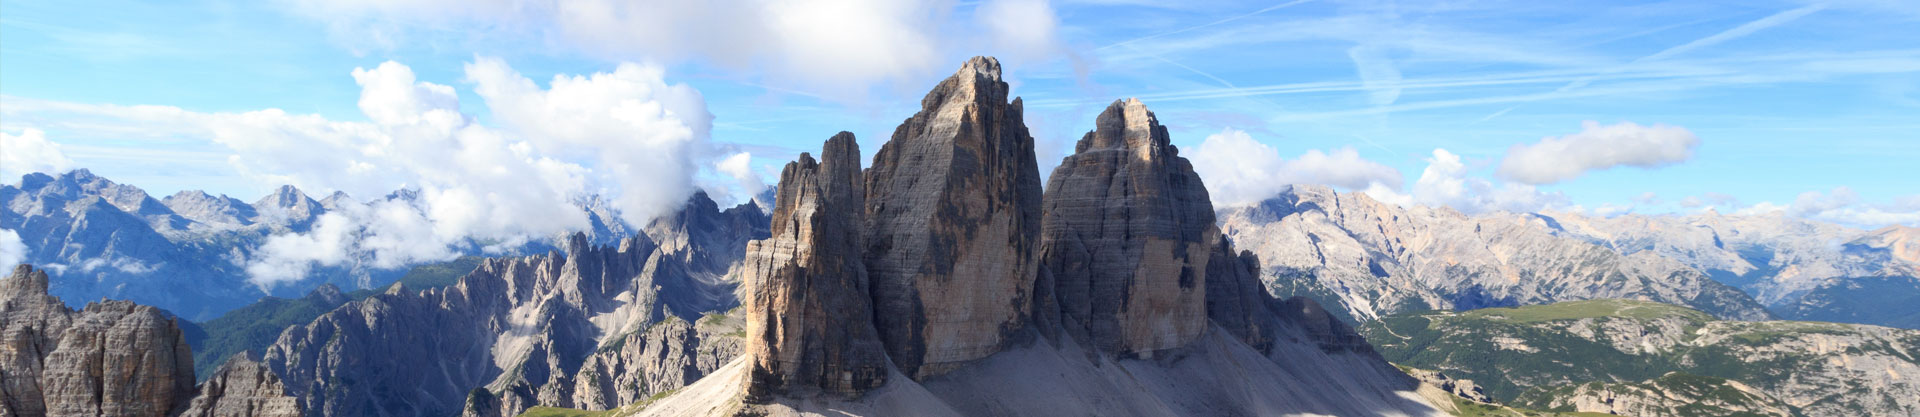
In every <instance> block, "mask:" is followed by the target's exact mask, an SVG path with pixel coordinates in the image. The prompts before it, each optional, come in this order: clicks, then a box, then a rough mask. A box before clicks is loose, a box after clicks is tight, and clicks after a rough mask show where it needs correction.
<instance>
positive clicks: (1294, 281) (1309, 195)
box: [1220, 186, 1771, 321]
mask: <svg viewBox="0 0 1920 417" xmlns="http://www.w3.org/2000/svg"><path fill="white" fill-rule="evenodd" d="M1220 223H1221V230H1222V231H1223V232H1224V233H1225V234H1226V235H1227V236H1228V237H1230V238H1232V239H1233V240H1234V243H1235V244H1237V245H1238V246H1239V247H1241V248H1246V249H1248V250H1251V251H1253V252H1254V253H1256V254H1258V255H1259V257H1260V261H1261V262H1263V263H1264V264H1265V265H1264V267H1265V268H1266V270H1265V271H1263V278H1264V280H1265V281H1266V282H1267V285H1268V286H1269V288H1270V290H1271V291H1272V292H1274V293H1275V294H1280V295H1301V296H1308V297H1312V298H1315V299H1317V300H1319V301H1320V302H1322V303H1324V304H1326V305H1328V306H1329V307H1330V308H1334V309H1335V310H1334V312H1335V313H1336V314H1338V315H1341V316H1345V317H1347V318H1349V319H1354V320H1357V321H1365V320H1370V319H1372V318H1375V317H1378V316H1380V315H1385V314H1392V313H1397V312H1405V311H1419V310H1430V309H1437V308H1438V309H1454V310H1468V309H1474V308H1482V307H1501V306H1515V305H1528V304H1544V303H1552V302H1559V301H1572V300H1585V299H1598V298H1630V299H1641V300H1649V301H1658V302H1665V303H1672V304H1683V305H1688V306H1692V307H1695V308H1698V309H1700V310H1702V311H1706V312H1708V313H1712V314H1714V315H1716V316H1719V317H1722V318H1728V319H1740V320H1762V319H1767V318H1769V317H1771V315H1770V314H1769V313H1768V312H1767V310H1766V309H1765V308H1764V307H1762V306H1761V305H1760V304H1758V303H1756V302H1754V300H1753V299H1752V298H1751V297H1748V296H1747V295H1746V294H1745V293H1742V292H1740V290H1738V289H1735V288H1733V287H1730V286H1727V285H1724V284H1721V283H1719V282H1716V281H1714V280H1713V279H1712V278H1710V277H1709V276H1708V275H1707V274H1705V273H1702V272H1700V271H1699V270H1697V269H1694V268H1692V267H1689V266H1688V265H1686V264H1684V263H1681V262H1678V261H1674V260H1672V259H1669V258H1666V257H1663V256H1660V255H1657V254H1654V253H1649V252H1636V253H1632V254H1622V253H1620V252H1617V251H1615V250H1612V249H1610V248H1608V247H1607V246H1603V245H1600V244H1596V243H1595V242H1592V241H1590V240H1588V239H1584V238H1581V237H1578V236H1571V235H1568V234H1566V233H1564V232H1563V231H1561V229H1560V227H1562V225H1564V224H1565V222H1560V221H1556V220H1555V219H1554V218H1552V217H1548V216H1544V215H1539V214H1513V213H1490V214H1483V215H1478V216H1468V215H1465V214H1462V213H1460V212H1457V211H1454V210H1452V209H1448V208H1434V207H1425V206H1415V207H1404V208H1403V207H1399V206H1395V205H1392V204H1386V203H1382V202H1379V201H1376V200H1373V199H1372V198H1369V197H1367V195H1366V194H1363V193H1345V194H1340V193H1335V192H1334V191H1333V190H1331V189H1329V188H1326V187H1320V186H1294V187H1293V188H1292V189H1291V190H1289V191H1287V192H1284V193H1282V194H1281V195H1279V196H1277V197H1275V198H1272V199H1269V200H1266V201H1263V202H1261V203H1259V204H1256V205H1253V206H1249V207H1234V208H1228V209H1225V210H1221V211H1220Z"/></svg>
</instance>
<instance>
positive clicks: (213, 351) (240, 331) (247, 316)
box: [193, 256, 485, 381]
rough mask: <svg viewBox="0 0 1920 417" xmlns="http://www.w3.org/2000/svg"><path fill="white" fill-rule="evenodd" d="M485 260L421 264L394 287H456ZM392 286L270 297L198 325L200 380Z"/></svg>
mask: <svg viewBox="0 0 1920 417" xmlns="http://www.w3.org/2000/svg"><path fill="white" fill-rule="evenodd" d="M482 260H485V258H480V257H473V256H469V257H463V258H459V259H454V260H451V261H446V262H440V263H434V264H427V265H421V266H418V267H415V268H413V269H412V270H409V271H407V273H406V275H403V276H401V277H400V279H399V280H398V281H395V282H398V283H405V284H406V286H407V288H412V289H426V288H435V287H444V286H448V285H453V284H454V283H457V282H459V279H460V277H463V276H466V274H467V273H468V272H471V271H473V269H474V268H475V267H478V266H479V265H480V262H481V261H482ZM390 287H392V284H389V285H388V286H387V287H383V288H382V289H381V290H378V291H376V290H366V289H363V290H358V291H354V292H351V293H347V294H346V296H347V297H345V298H341V297H333V298H329V297H324V296H320V295H318V294H317V293H316V294H308V295H307V296H305V297H300V298H294V299H286V298H278V297H265V298H261V299H260V301H257V302H254V303H253V304H249V305H247V306H245V307H241V308H238V309H234V310H233V311H228V312H227V313H226V314H222V315H220V317H216V318H214V319H213V320H207V321H205V322H202V323H198V324H199V327H200V328H201V329H202V331H204V332H205V336H204V338H201V339H199V340H197V342H198V344H199V345H198V346H194V347H193V370H194V374H195V377H197V378H198V379H199V380H203V381H204V380H206V378H207V377H210V376H213V372H214V371H215V370H217V369H218V368H219V367H220V364H222V363H225V362H226V361H227V358H228V357H230V356H233V354H236V353H240V352H242V351H248V350H251V351H253V352H254V353H255V354H259V353H261V351H262V350H264V349H266V347H267V345H271V344H273V341H274V340H276V339H279V338H280V332H281V331H283V330H286V328H287V327H288V326H292V325H295V324H306V323H309V322H312V321H313V319H315V318H319V317H320V315H321V314H326V312H328V311H333V309H335V308H339V307H340V306H341V305H343V304H345V302H346V301H348V300H359V299H365V298H367V297H370V296H373V295H374V294H379V293H381V292H384V291H385V289H386V288H390Z"/></svg>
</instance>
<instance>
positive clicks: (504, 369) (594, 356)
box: [263, 195, 767, 416]
mask: <svg viewBox="0 0 1920 417" xmlns="http://www.w3.org/2000/svg"><path fill="white" fill-rule="evenodd" d="M765 219H766V218H765V217H763V216H762V215H761V214H760V212H759V211H758V210H757V209H752V208H751V207H744V208H742V207H736V208H734V209H730V210H726V211H724V212H723V211H720V210H719V209H718V207H716V206H715V205H714V203H713V202H712V201H711V200H707V199H706V198H705V196H704V195H697V196H695V197H694V198H692V199H689V203H688V205H687V206H686V207H685V208H683V212H682V213H679V214H677V215H674V216H665V217H662V218H659V219H656V220H655V221H654V222H653V223H652V224H650V225H649V227H648V228H647V230H649V234H648V235H643V236H636V237H633V238H629V239H626V240H623V241H621V243H620V245H619V246H617V247H605V246H595V245H593V244H591V243H590V242H589V241H588V240H587V237H586V235H585V234H575V235H573V237H572V238H571V239H569V240H568V241H567V243H566V245H565V246H566V248H565V249H566V250H565V252H564V253H563V252H559V251H555V252H552V253H548V254H546V255H540V256H528V257H517V258H498V259H490V260H487V261H485V262H484V263H482V264H481V266H480V267H479V268H478V269H476V270H474V271H473V272H472V273H470V274H468V275H467V276H465V277H462V278H461V279H460V280H459V282H458V283H457V284H455V285H453V286H450V287H445V288H434V289H426V290H417V291H416V290H409V289H406V288H404V287H401V286H395V287H394V288H393V289H391V290H389V291H388V292H387V293H385V294H379V295H374V296H372V297H368V298H366V299H364V300H361V301H355V302H352V303H348V304H346V305H344V306H341V307H339V308H337V309H335V310H334V311H331V312H328V313H327V314H324V315H321V316H320V317H319V318H318V319H315V320H314V321H313V322H312V323H309V324H305V325H299V326H294V327H291V328H289V329H288V330H287V331H285V332H283V333H282V334H281V335H280V339H279V340H277V341H276V342H275V343H274V344H273V345H272V346H270V347H268V348H267V349H266V351H265V352H264V359H263V361H264V362H265V363H266V364H267V365H268V366H269V367H270V368H271V369H273V370H274V372H275V373H277V374H279V375H281V377H282V380H283V382H284V383H285V384H286V386H287V389H288V391H289V392H291V393H293V394H294V395H295V396H296V397H298V398H300V399H301V400H302V401H303V403H304V406H305V407H306V412H307V414H309V415H315V416H348V415H382V414H384V415H417V414H427V415H450V414H456V413H462V412H465V413H466V414H468V415H517V414H519V413H520V412H521V411H524V410H525V409H527V408H530V407H533V406H556V407H580V406H598V405H602V404H609V403H610V402H612V401H619V400H621V399H626V398H645V397H647V396H650V395H653V394H657V393H658V392H659V391H652V390H654V389H671V388H672V387H675V386H677V385H676V384H684V383H686V382H691V381H692V379H693V378H697V377H698V376H700V375H704V372H705V371H703V370H702V369H703V368H702V367H701V366H698V365H696V364H698V363H702V362H704V363H707V364H708V365H706V368H704V369H712V368H713V367H717V366H719V362H720V360H718V359H715V358H711V357H708V358H706V359H702V357H701V356H700V355H702V353H701V352H703V351H704V350H703V349H706V348H705V347H703V346H705V345H703V344H702V342H703V341H704V340H706V339H707V337H705V336H701V335H700V334H698V333H687V332H684V331H683V332H671V331H669V330H671V329H673V328H672V327H671V326H669V325H665V324H662V323H667V322H670V321H674V320H677V321H681V322H694V321H698V320H700V319H701V317H702V316H703V315H705V314H707V313H714V312H721V311H725V310H728V309H730V308H732V307H733V306H735V305H736V304H737V302H736V301H735V299H734V298H733V295H732V293H733V290H734V288H735V287H736V285H737V284H736V282H737V281H735V278H728V275H727V272H728V267H729V265H731V264H733V263H734V260H737V259H739V258H740V257H741V256H743V251H744V246H745V244H744V242H745V241H747V240H749V239H752V238H755V237H764V236H765V233H766V229H765V228H764V227H765V225H766V224H767V221H766V220H765ZM756 225H757V227H756ZM663 326H664V328H663ZM655 332H659V333H655ZM735 338H736V340H737V336H735ZM733 343H736V344H737V342H733ZM676 345H677V346H680V347H679V348H672V346H676ZM688 346H695V347H694V348H691V349H689V348H686V347H688ZM731 349H732V351H733V352H737V351H738V348H737V347H736V348H731ZM650 352H655V353H650ZM657 352H667V353H670V355H656V356H648V355H655V354H656V353H657ZM715 352H725V351H723V350H715ZM687 355H691V356H687ZM731 355H732V354H728V356H731ZM676 375H677V376H678V377H677V378H671V379H670V378H669V377H672V376H676ZM642 377H645V378H644V379H645V381H644V382H646V383H644V384H641V383H637V382H636V383H634V384H632V385H628V384H626V383H625V382H624V381H638V380H641V379H643V378H642ZM655 377H659V378H662V379H658V380H655V379H653V378H655Z"/></svg>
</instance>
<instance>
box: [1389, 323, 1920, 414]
mask: <svg viewBox="0 0 1920 417" xmlns="http://www.w3.org/2000/svg"><path fill="white" fill-rule="evenodd" d="M1359 331H1360V332H1361V334H1362V335H1364V336H1366V337H1367V339H1368V340H1369V341H1370V342H1372V343H1373V344H1374V346H1375V347H1376V349H1377V350H1379V351H1380V353H1381V354H1382V355H1383V356H1385V357H1386V358H1387V360H1389V361H1392V362H1394V363H1396V364H1400V365H1404V366H1409V367H1415V368H1421V369H1441V370H1445V371H1446V372H1447V374H1448V375H1450V376H1452V377H1454V378H1459V379H1468V380H1473V381H1475V382H1477V383H1479V384H1480V385H1481V386H1483V387H1484V388H1485V389H1486V392H1487V394H1488V395H1489V396H1492V397H1493V398H1494V399H1495V400H1497V401H1501V402H1504V403H1508V404H1514V405H1517V406H1521V407H1533V408H1544V407H1542V405H1544V404H1547V403H1548V400H1549V399H1551V398H1553V396H1554V395H1566V394H1570V393H1571V392H1573V391H1572V390H1573V389H1575V388H1577V387H1580V386H1582V385H1583V384H1615V385H1613V386H1615V387H1639V386H1644V387H1649V388H1648V389H1657V390H1665V391H1664V392H1672V391H1676V390H1685V391H1688V392H1692V393H1693V394H1694V395H1699V396H1701V397H1702V398H1712V399H1715V400H1718V401H1720V403H1721V404H1777V403H1778V402H1777V401H1775V400H1773V399H1771V398H1767V397H1756V396H1753V395H1752V394H1748V393H1746V392H1744V391H1739V390H1736V389H1733V388H1732V386H1731V385H1730V384H1728V383H1727V381H1738V382H1741V383H1745V384H1747V385H1750V386H1754V387H1763V389H1765V388H1764V387H1777V386H1781V385H1782V384H1785V383H1786V382H1787V381H1789V380H1790V379H1791V378H1793V377H1794V376H1795V375H1818V374H1820V373H1822V372H1828V370H1827V369H1826V366H1827V365H1825V364H1826V363H1827V362H1828V361H1826V358H1827V357H1826V356H1822V354H1819V353H1814V352H1808V351H1806V350H1805V349H1801V348H1796V347H1794V346H1796V345H1795V344H1797V343H1801V342H1803V341H1804V338H1805V337H1808V336H1810V335H1832V336H1836V337H1843V338H1846V337H1849V336H1863V335H1864V333H1862V332H1861V329H1860V328H1857V327H1855V326H1853V325H1846V324H1835V323H1818V322H1795V321H1767V322H1733V321H1718V320H1715V319H1713V318H1712V317H1711V316H1709V315H1707V314H1705V313H1702V312H1700V311H1697V310H1692V309H1688V308H1685V307H1679V306H1673V305H1666V304H1659V303H1652V302H1645V301H1631V300H1591V301H1575V302H1564V303H1558V304H1550V305H1543V306H1527V307H1517V308H1489V309H1481V310H1473V311H1467V312H1460V313H1453V312H1444V311H1440V312H1419V313H1404V314H1396V315H1390V316H1386V317H1382V318H1381V319H1380V320H1378V321H1375V322H1371V323H1367V324H1365V325H1363V326H1361V327H1360V328H1359ZM1701 340H1708V341H1710V343H1702V342H1699V341H1701ZM1854 340H1858V341H1857V342H1855V344H1854V345H1850V346H1846V347H1845V349H1846V351H1847V352H1851V353H1854V354H1871V355H1882V356H1886V357H1892V358H1896V359H1900V360H1907V361H1915V358H1913V357H1911V356H1912V355H1908V354H1905V353H1902V352H1905V351H1911V350H1912V347H1913V345H1914V343H1915V342H1920V336H1900V335H1896V337H1895V338H1893V339H1887V340H1879V339H1871V338H1866V339H1860V338H1855V339H1854ZM1615 343H1619V344H1620V345H1618V346H1616V345H1615ZM1895 345H1906V346H1895ZM1758 352H1764V353H1758ZM1537 387H1561V388H1558V389H1555V390H1549V389H1545V388H1537ZM1656 392H1663V391H1656ZM1843 397H1846V398H1845V399H1836V400H1835V401H1841V402H1846V403H1847V404H1845V405H1842V406H1841V407H1842V408H1852V407H1857V406H1866V405H1871V404H1856V403H1857V402H1859V401H1872V399H1873V398H1878V397H1874V396H1872V395H1871V394H1863V395H1846V396H1843ZM1523 400H1524V401H1523ZM1807 407H1812V405H1807ZM1777 408H1779V409H1784V410H1789V411H1790V412H1800V409H1795V408H1792V407H1788V406H1785V405H1779V406H1778V407H1777ZM1561 411H1567V410H1561ZM1698 411H1700V412H1703V413H1707V414H1686V415H1727V414H1726V413H1720V412H1717V411H1715V412H1708V411H1711V410H1706V409H1702V410H1698Z"/></svg>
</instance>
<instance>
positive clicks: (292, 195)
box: [253, 185, 319, 208]
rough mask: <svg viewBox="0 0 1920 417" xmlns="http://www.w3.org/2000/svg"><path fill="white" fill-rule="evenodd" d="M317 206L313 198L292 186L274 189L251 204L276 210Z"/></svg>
mask: <svg viewBox="0 0 1920 417" xmlns="http://www.w3.org/2000/svg"><path fill="white" fill-rule="evenodd" d="M318 204H319V203H317V202H315V201H313V198H311V197H308V196H307V193H304V192H301V191H300V189H299V188H296V187H294V186H293V185H282V186H280V188H275V189H274V190H273V192H272V193H268V194H267V195H266V196H264V197H260V200H259V201H256V202H254V203H253V205H254V206H258V207H278V208H294V207H300V206H307V205H318Z"/></svg>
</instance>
